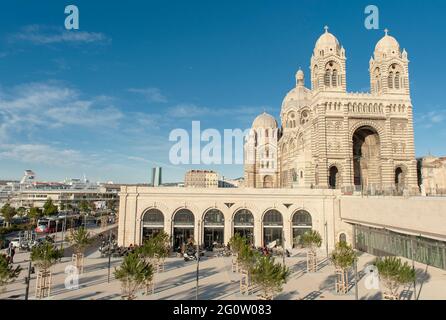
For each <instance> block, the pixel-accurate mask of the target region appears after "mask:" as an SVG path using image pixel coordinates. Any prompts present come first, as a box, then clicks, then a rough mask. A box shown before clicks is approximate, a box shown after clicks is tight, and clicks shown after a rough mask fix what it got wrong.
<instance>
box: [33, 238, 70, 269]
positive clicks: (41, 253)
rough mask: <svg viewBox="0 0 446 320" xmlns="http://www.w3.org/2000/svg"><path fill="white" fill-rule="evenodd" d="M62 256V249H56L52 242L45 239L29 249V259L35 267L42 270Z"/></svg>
mask: <svg viewBox="0 0 446 320" xmlns="http://www.w3.org/2000/svg"><path fill="white" fill-rule="evenodd" d="M62 257H63V250H62V249H57V248H56V246H55V245H54V244H52V243H50V242H47V241H45V242H44V243H42V244H40V245H38V246H36V247H34V248H32V250H31V261H32V262H33V263H34V264H35V266H36V267H37V268H39V269H42V270H44V271H47V270H48V269H49V268H51V267H52V266H53V265H55V264H56V263H58V262H59V261H60V260H61V259H62Z"/></svg>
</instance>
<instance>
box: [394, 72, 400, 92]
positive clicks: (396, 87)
mask: <svg viewBox="0 0 446 320" xmlns="http://www.w3.org/2000/svg"><path fill="white" fill-rule="evenodd" d="M399 88H400V73H399V72H396V73H395V89H399Z"/></svg>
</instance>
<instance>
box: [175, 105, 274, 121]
mask: <svg viewBox="0 0 446 320" xmlns="http://www.w3.org/2000/svg"><path fill="white" fill-rule="evenodd" d="M268 109H269V107H251V106H238V107H235V108H209V107H201V106H197V105H195V104H178V105H176V106H173V107H171V108H169V109H168V114H169V115H170V116H171V117H175V118H197V117H204V116H215V117H219V116H256V115H258V114H260V112H261V111H262V110H268Z"/></svg>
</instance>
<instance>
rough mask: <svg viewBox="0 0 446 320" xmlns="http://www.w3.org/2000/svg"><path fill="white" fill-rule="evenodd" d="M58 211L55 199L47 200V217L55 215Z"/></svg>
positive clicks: (45, 205)
mask: <svg viewBox="0 0 446 320" xmlns="http://www.w3.org/2000/svg"><path fill="white" fill-rule="evenodd" d="M57 212H58V210H57V206H56V205H54V203H53V200H52V199H51V198H50V199H48V200H46V201H45V203H44V205H43V214H44V215H45V216H47V217H51V216H55V215H56V214H57Z"/></svg>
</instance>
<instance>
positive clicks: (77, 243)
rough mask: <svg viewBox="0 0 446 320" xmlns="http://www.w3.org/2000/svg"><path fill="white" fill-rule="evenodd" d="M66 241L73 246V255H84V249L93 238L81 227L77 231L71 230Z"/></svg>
mask: <svg viewBox="0 0 446 320" xmlns="http://www.w3.org/2000/svg"><path fill="white" fill-rule="evenodd" d="M66 240H67V241H68V242H69V243H71V244H72V245H73V248H74V251H75V253H84V251H85V249H86V248H87V247H88V246H89V245H91V244H92V243H93V241H94V238H93V237H91V235H90V232H88V231H87V229H85V228H83V227H81V228H79V229H77V230H74V229H71V231H70V233H69V234H68V235H67V237H66Z"/></svg>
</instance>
